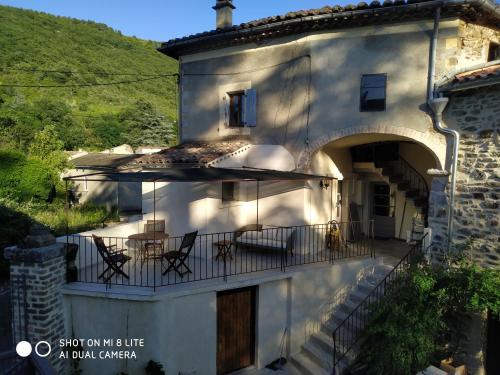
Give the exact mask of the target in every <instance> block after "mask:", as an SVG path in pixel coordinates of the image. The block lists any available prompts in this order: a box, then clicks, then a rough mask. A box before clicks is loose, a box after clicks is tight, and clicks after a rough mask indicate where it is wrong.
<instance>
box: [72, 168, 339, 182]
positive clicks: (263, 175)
mask: <svg viewBox="0 0 500 375" xmlns="http://www.w3.org/2000/svg"><path fill="white" fill-rule="evenodd" d="M331 179H336V178H335V177H330V176H319V175H313V174H305V173H296V172H284V171H274V170H263V169H251V168H243V169H232V168H184V169H182V168H172V169H165V170H162V171H154V172H98V173H90V174H82V175H76V176H68V177H65V178H64V180H66V181H84V180H85V181H103V182H106V181H109V182H216V181H228V182H231V181H234V182H237V181H306V180H331Z"/></svg>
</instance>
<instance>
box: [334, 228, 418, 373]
mask: <svg viewBox="0 0 500 375" xmlns="http://www.w3.org/2000/svg"><path fill="white" fill-rule="evenodd" d="M427 235H428V234H425V235H424V236H423V237H422V238H421V239H420V240H418V241H417V242H416V243H415V244H414V245H413V246H412V247H411V249H410V251H408V253H407V254H406V255H405V256H404V257H403V258H402V259H401V260H400V261H399V262H398V263H397V264H396V266H394V268H393V269H392V270H391V271H390V272H389V273H388V274H387V275H386V276H385V277H384V278H383V279H382V280H381V281H380V282H379V283H378V284H377V286H375V287H374V288H373V290H372V291H371V292H370V293H368V295H367V296H366V297H365V298H364V299H363V301H361V302H360V303H359V304H358V305H357V306H356V307H355V308H354V309H353V310H352V311H351V313H350V314H349V315H348V316H347V317H346V318H345V319H344V320H343V321H342V322H341V323H340V324H339V325H337V326H336V328H335V330H334V331H333V333H332V338H333V366H332V369H333V374H334V375H335V374H338V372H337V367H338V366H339V363H340V361H341V360H342V359H344V358H345V357H346V355H347V354H348V353H349V352H350V351H351V350H352V348H353V347H354V345H356V343H357V342H358V340H359V339H360V337H361V333H362V331H363V330H364V329H365V327H366V326H367V325H368V323H369V321H370V317H369V314H368V312H369V311H370V309H371V308H372V306H373V304H374V303H376V302H377V301H378V300H380V298H382V297H383V296H385V294H386V292H387V291H388V290H389V289H388V288H389V286H391V284H393V282H394V281H395V280H397V279H399V278H400V276H401V275H402V274H403V273H405V272H406V271H407V270H408V268H409V266H410V265H411V264H413V263H414V261H415V259H416V258H419V257H420V256H421V255H423V254H424V244H425V242H426V237H427Z"/></svg>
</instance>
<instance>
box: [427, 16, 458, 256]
mask: <svg viewBox="0 0 500 375" xmlns="http://www.w3.org/2000/svg"><path fill="white" fill-rule="evenodd" d="M440 19H441V7H438V8H437V9H436V14H435V18H434V30H433V34H432V39H431V47H430V55H429V77H428V81H427V84H428V87H427V104H428V105H429V107H430V109H431V110H432V112H433V113H434V125H435V126H436V129H437V131H438V132H440V133H442V134H445V135H448V136H451V137H452V148H453V153H452V155H451V173H450V174H451V186H450V200H449V206H448V244H447V250H448V253H449V252H450V251H451V244H452V238H453V217H454V211H455V190H456V183H457V166H458V146H459V141H460V134H459V133H458V132H457V131H456V130H453V129H449V128H447V127H444V126H443V111H444V110H445V108H446V106H447V105H448V98H443V97H441V98H439V97H436V98H435V97H434V96H435V93H436V92H435V90H434V80H435V74H436V52H437V42H438V36H439V21H440ZM436 96H437V95H436Z"/></svg>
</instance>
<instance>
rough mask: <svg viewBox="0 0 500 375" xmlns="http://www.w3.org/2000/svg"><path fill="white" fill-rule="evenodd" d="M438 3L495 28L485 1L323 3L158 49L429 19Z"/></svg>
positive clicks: (493, 10)
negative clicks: (330, 4) (341, 4)
mask: <svg viewBox="0 0 500 375" xmlns="http://www.w3.org/2000/svg"><path fill="white" fill-rule="evenodd" d="M325 1H326V0H325ZM438 6H442V10H441V13H442V17H443V18H447V17H459V18H462V19H464V20H465V21H468V22H474V23H477V24H481V25H485V26H489V27H493V28H495V29H500V7H499V6H498V5H496V4H495V2H494V1H491V0H442V1H436V0H394V1H393V0H385V1H383V2H379V1H372V2H371V3H366V2H360V3H358V4H357V5H346V6H343V7H342V6H339V5H335V6H325V7H323V8H319V9H310V10H300V11H297V12H290V13H287V14H285V15H281V16H273V17H267V18H262V19H259V20H255V21H251V22H247V23H242V24H240V25H235V26H232V27H229V28H225V29H217V30H212V31H207V32H203V33H199V34H195V35H190V36H187V37H184V38H179V39H172V40H170V41H168V42H166V43H163V44H162V46H161V47H160V48H159V51H160V52H163V53H165V54H166V55H169V56H171V57H174V58H178V57H179V56H182V55H184V54H188V53H194V52H199V51H203V50H208V49H216V48H224V47H228V46H232V45H239V44H244V43H251V42H259V41H262V40H265V39H271V38H277V37H282V36H286V35H291V34H298V33H304V32H311V31H321V30H328V29H338V28H349V27H360V26H368V25H379V24H384V23H393V22H408V21H414V20H420V19H433V17H434V13H435V9H436V8H437V7H438Z"/></svg>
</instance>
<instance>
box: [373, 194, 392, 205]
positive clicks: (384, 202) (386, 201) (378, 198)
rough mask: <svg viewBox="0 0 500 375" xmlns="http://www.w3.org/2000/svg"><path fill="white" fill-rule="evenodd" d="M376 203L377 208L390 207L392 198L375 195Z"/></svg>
mask: <svg viewBox="0 0 500 375" xmlns="http://www.w3.org/2000/svg"><path fill="white" fill-rule="evenodd" d="M374 201H375V205H377V206H389V203H390V198H389V196H388V195H375V197H374Z"/></svg>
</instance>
